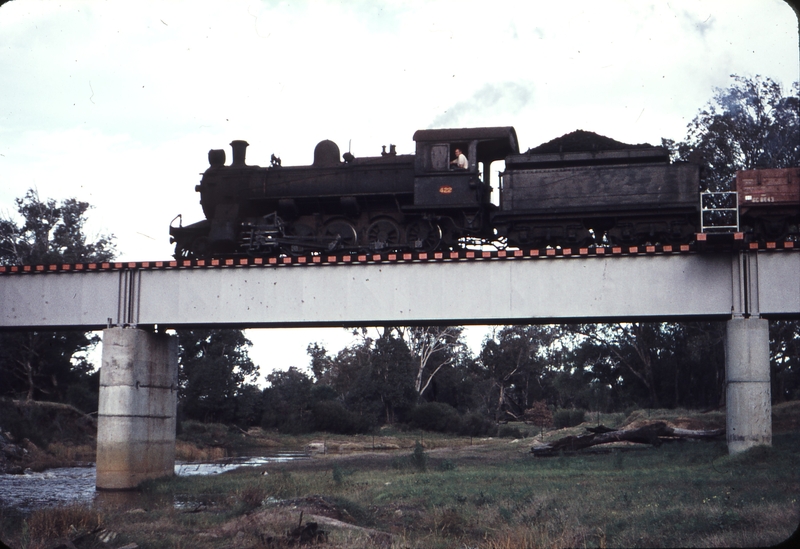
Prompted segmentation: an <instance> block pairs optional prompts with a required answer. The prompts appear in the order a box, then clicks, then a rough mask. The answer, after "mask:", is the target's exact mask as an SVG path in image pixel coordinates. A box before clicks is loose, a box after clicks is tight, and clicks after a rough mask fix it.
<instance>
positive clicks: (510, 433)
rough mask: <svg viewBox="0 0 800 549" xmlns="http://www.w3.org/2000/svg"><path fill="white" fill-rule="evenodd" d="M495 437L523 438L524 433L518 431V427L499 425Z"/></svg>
mask: <svg viewBox="0 0 800 549" xmlns="http://www.w3.org/2000/svg"><path fill="white" fill-rule="evenodd" d="M497 436H498V437H500V438H525V433H523V432H522V431H520V430H519V428H518V427H514V426H512V425H501V426H500V428H499V429H497Z"/></svg>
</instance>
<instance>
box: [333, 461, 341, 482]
mask: <svg viewBox="0 0 800 549" xmlns="http://www.w3.org/2000/svg"><path fill="white" fill-rule="evenodd" d="M331 473H332V475H333V482H335V483H336V484H341V483H342V482H344V472H343V471H342V468H341V467H339V464H338V463H337V464H334V466H333V470H332V471H331Z"/></svg>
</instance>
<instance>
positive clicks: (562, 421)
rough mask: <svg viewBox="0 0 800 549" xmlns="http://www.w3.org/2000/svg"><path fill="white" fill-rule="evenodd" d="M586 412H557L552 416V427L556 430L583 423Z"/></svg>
mask: <svg viewBox="0 0 800 549" xmlns="http://www.w3.org/2000/svg"><path fill="white" fill-rule="evenodd" d="M585 418H586V412H585V411H584V410H557V411H556V413H555V414H553V426H554V427H555V428H556V429H564V428H566V427H575V426H577V425H580V424H581V423H583V422H584V420H585Z"/></svg>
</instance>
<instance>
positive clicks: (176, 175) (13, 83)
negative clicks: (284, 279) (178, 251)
mask: <svg viewBox="0 0 800 549" xmlns="http://www.w3.org/2000/svg"><path fill="white" fill-rule="evenodd" d="M731 74H739V75H745V76H752V75H755V74H760V75H764V76H769V77H772V78H774V79H776V80H777V81H779V82H781V83H782V84H783V85H784V87H785V89H788V87H789V85H790V84H791V82H793V81H795V80H797V79H798V35H797V19H796V18H795V15H794V13H793V12H792V10H791V9H790V8H789V7H788V6H787V4H786V3H785V2H783V1H782V0H725V1H717V0H714V1H698V0H670V1H666V0H650V1H648V0H629V1H623V0H605V1H597V0H586V1H565V2H550V1H547V2H545V1H541V2H540V1H531V0H510V1H498V2H493V3H487V2H485V1H483V0H481V1H474V2H470V1H461V2H457V3H455V2H451V1H417V2H406V1H392V2H379V1H378V2H375V1H360V2H338V1H324V0H320V1H313V2H311V1H309V2H300V1H292V2H258V1H248V0H233V1H224V2H223V1H185V2H178V1H170V0H154V1H147V0H137V1H136V2H114V1H109V2H100V1H96V0H70V1H67V2H60V3H58V2H50V1H38V0H14V1H12V2H9V3H7V4H4V5H3V6H2V7H0V90H2V91H0V98H2V102H0V211H4V212H11V211H12V210H13V200H14V198H16V197H20V196H22V195H23V194H24V193H25V191H26V189H28V188H31V187H33V188H36V189H38V191H39V193H40V194H41V195H42V196H46V197H53V198H65V197H72V196H74V197H76V198H79V199H81V200H85V201H88V202H90V203H91V204H93V205H94V206H95V209H94V210H92V214H91V215H92V219H91V225H90V230H91V231H94V232H98V231H104V232H112V233H114V234H115V235H116V236H117V242H118V246H119V251H120V258H121V259H123V260H129V261H139V260H153V259H163V258H167V257H169V255H170V254H171V251H172V250H171V247H170V245H169V237H168V233H167V230H168V225H169V222H170V220H171V219H172V218H173V217H174V216H175V215H177V214H179V213H181V214H183V215H184V219H185V220H186V221H187V222H193V221H196V220H199V219H200V218H201V216H202V214H201V211H200V208H199V205H198V195H197V194H196V193H195V192H194V186H195V184H196V183H197V182H198V179H199V176H198V173H199V172H202V171H203V170H205V168H206V167H207V160H206V153H207V151H208V150H209V149H212V148H223V147H224V148H226V149H227V148H228V143H230V141H231V140H233V139H245V140H247V141H248V142H249V143H250V145H251V146H250V148H249V149H248V162H249V163H252V164H260V165H267V164H268V163H269V157H270V155H271V154H272V153H275V154H277V155H279V156H281V157H282V160H283V164H284V165H297V164H308V163H310V162H311V158H312V151H313V149H314V146H315V144H316V143H317V142H318V141H320V140H322V139H332V140H334V141H336V142H337V143H338V144H339V147H340V149H342V150H346V149H347V147H348V143H349V142H352V152H353V153H354V154H355V155H356V156H370V155H376V154H378V153H379V152H380V150H381V145H388V144H389V143H395V144H397V148H398V152H400V153H411V152H413V142H412V140H411V137H412V135H413V133H414V131H415V130H417V129H420V128H429V127H461V126H492V125H504V126H505V125H513V126H515V127H516V130H517V134H518V136H519V138H520V142H521V143H520V144H521V147H522V148H528V147H533V146H536V145H538V144H540V143H543V142H546V141H549V140H551V139H553V138H555V137H558V136H560V135H563V134H564V133H567V132H570V131H573V130H575V129H584V130H590V131H595V132H598V133H600V134H603V135H607V136H609V137H612V138H614V139H617V140H620V141H625V142H631V143H640V142H650V143H654V144H658V143H659V142H660V139H661V138H662V137H667V138H672V139H682V138H684V137H685V129H686V125H687V123H688V122H689V121H690V120H691V119H692V118H693V117H694V115H695V114H696V113H697V110H698V109H699V108H700V107H702V106H703V105H704V104H705V103H706V102H707V101H708V100H709V99H710V98H711V97H712V94H713V88H714V87H722V88H724V87H727V86H728V85H729V84H730V83H731V80H730V75H731ZM327 333H331V332H322V331H320V332H314V334H309V333H308V332H302V335H301V336H298V338H299V339H298V341H302V342H303V343H302V344H300V347H301V349H300V351H299V352H295V353H294V354H293V355H292V356H293V357H294V358H291V359H286V360H289V361H290V362H291V363H294V364H298V365H305V364H306V363H307V360H306V358H305V356H304V349H305V343H307V342H308V341H310V340H312V339H318V338H317V337H316V335H317V334H327ZM273 335H275V334H273ZM251 336H253V337H254V339H256V340H258V339H259V338H258V337H256V336H254V335H253V334H251ZM340 336H342V334H340V333H339V332H338V331H337V332H336V334H335V335H334V336H331V337H334V338H340ZM259 337H262V338H263V339H264V340H266V336H259ZM325 337H328V336H325ZM280 338H281V340H282V341H286V340H287V338H288V336H287V335H286V334H283V335H280ZM478 339H479V337H478ZM337 340H338V339H337ZM265 346H266V344H265ZM329 347H331V348H334V349H338V348H339V344H338V343H331V344H329ZM259 352H261V351H257V352H254V353H253V354H254V356H258V353H259ZM265 356H266V355H265ZM287 356H288V355H287ZM264 360H267V359H266V358H265V359H264ZM269 360H272V359H269ZM275 364H276V365H278V366H279V367H285V366H286V365H288V364H287V363H281V364H277V362H275ZM264 366H265V367H266V364H264Z"/></svg>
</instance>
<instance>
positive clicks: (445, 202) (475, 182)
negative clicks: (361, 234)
mask: <svg viewBox="0 0 800 549" xmlns="http://www.w3.org/2000/svg"><path fill="white" fill-rule="evenodd" d="M414 141H415V142H416V144H417V147H416V155H415V163H414V207H418V208H436V209H439V208H443V209H451V208H460V209H463V208H466V209H480V208H481V207H482V206H484V205H488V204H489V203H490V199H491V190H492V188H491V182H490V175H489V174H490V171H491V164H492V162H494V161H495V160H503V159H505V157H506V156H508V155H509V154H518V153H519V145H518V143H517V135H516V131H515V130H514V128H512V127H500V128H460V129H441V130H419V131H417V132H416V133H415V134H414ZM457 149H458V150H460V151H461V152H462V153H463V154H464V155H465V156H466V157H467V162H468V167H467V169H466V170H465V169H461V168H458V167H457V165H456V164H455V161H456V153H455V151H456V150H457ZM481 166H482V167H483V172H482V173H481V172H480V170H479V168H480V167H481Z"/></svg>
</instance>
